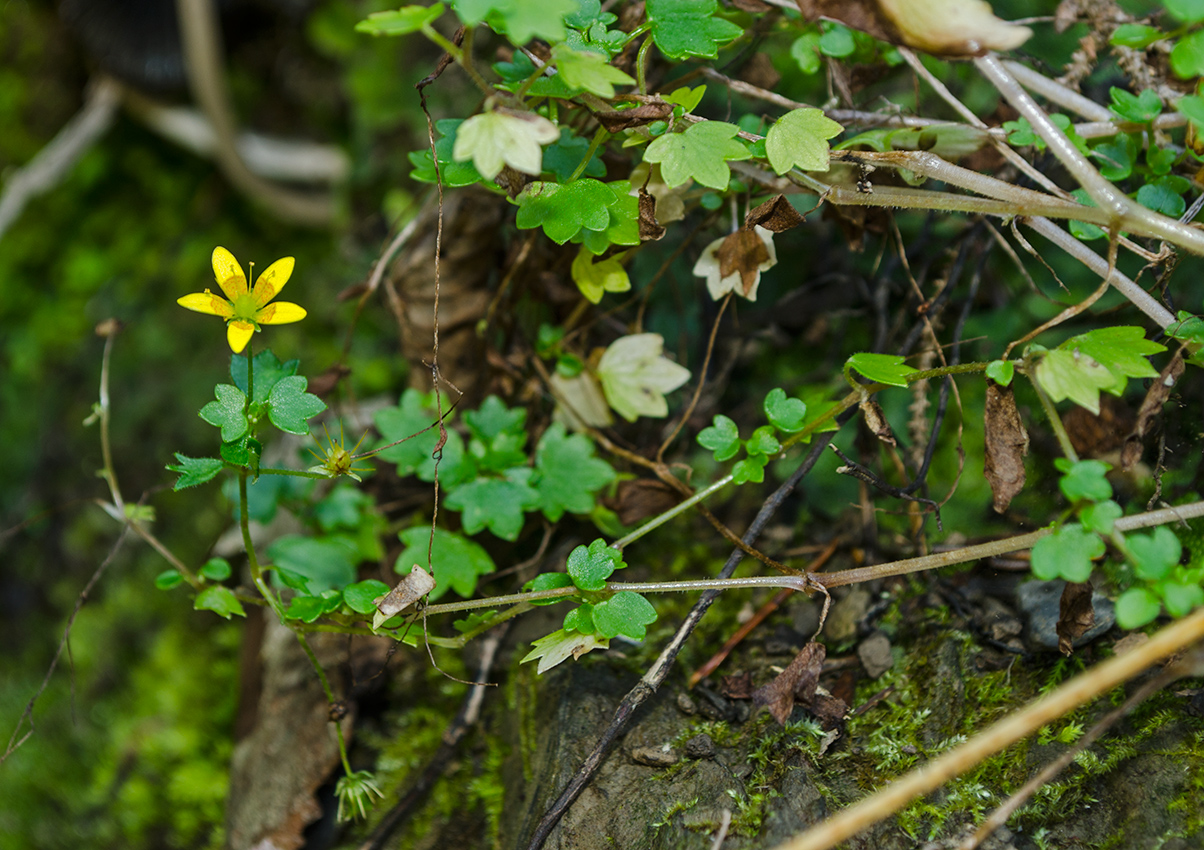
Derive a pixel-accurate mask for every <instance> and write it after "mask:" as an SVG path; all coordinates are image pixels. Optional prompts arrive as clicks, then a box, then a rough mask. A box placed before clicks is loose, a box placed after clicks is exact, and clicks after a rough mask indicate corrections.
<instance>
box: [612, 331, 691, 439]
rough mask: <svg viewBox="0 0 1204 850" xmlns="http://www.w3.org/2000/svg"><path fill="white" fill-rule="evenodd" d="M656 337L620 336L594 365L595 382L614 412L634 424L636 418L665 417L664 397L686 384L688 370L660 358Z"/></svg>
mask: <svg viewBox="0 0 1204 850" xmlns="http://www.w3.org/2000/svg"><path fill="white" fill-rule="evenodd" d="M664 349H665V340H664V338H663V337H662V336H661V335H660V334H632V335H631V336H621V337H619V338H618V339H616V340H615V341H614V342H612V343H611V344H610V347H609V348H607V349H606V353H605V354H603V355H602V359H601V360H600V361H599V362H598V379H599V380H600V381H601V382H602V391H603V392H604V393H606V401H607V402H609V403H610V406H611V407H612V408H614V410H615V412H616V413H618V414H619V415H620V416H622V417H623V418H624V419H626V420H627V421H628V422H634V421H635V420H636V418H637V417H639V416H657V417H663V416H668V415H669V404H668V402H666V401H665V393H667V392H672V391H673V390H675V389H677V388H678V387H680V386H681V385H682V384H684V383H685V382H686V381H688V380H690V370H689V369H687V368H685V367H684V366H679V365H677V364H676V363H674V362H673V361H672V360H669V359H668V358H666V357H662V356H661V352H662V351H664Z"/></svg>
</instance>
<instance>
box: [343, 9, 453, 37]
mask: <svg viewBox="0 0 1204 850" xmlns="http://www.w3.org/2000/svg"><path fill="white" fill-rule="evenodd" d="M443 9H444V6H443V4H442V3H436V4H435V5H433V6H429V7H428V6H402V7H401V8H400V9H398V10H397V11H395V12H373V13H372V14H371V15H369V16H368V17H367V18H366V19H364V20H362V21H360V22H359V23H358V24H356V25H355V31H356V32H364V33H368V35H407V34H408V33H412V32H417V31H418V30H421V29H423V28H424V27H426V26H428V25H430V24H431V23H433V22H434V21H435V19H436V18H438V17H439V16H440V15H442V14H443Z"/></svg>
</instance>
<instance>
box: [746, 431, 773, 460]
mask: <svg viewBox="0 0 1204 850" xmlns="http://www.w3.org/2000/svg"><path fill="white" fill-rule="evenodd" d="M744 448H745V449H746V450H747V451H748V454H749V456H750V457H751V456H753V455H765V456H766V457H773V456H774V455H776V454H777V453H778V452H780V451H781V450H782V444H781V443H779V442H778V438H777V437H776V436H774V429H773V426H772V425H762V426H761V427H760V428H758V429H757V430H755V431H753V433H752V436H751V437H749V438H748V441H747V442H746V443H745V444H744Z"/></svg>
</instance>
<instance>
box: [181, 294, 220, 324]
mask: <svg viewBox="0 0 1204 850" xmlns="http://www.w3.org/2000/svg"><path fill="white" fill-rule="evenodd" d="M176 303H177V304H179V305H180V306H181V307H186V308H187V309H189V310H196V311H197V312H198V313H206V314H208V315H210V316H221V317H222V318H223V319H228V318H230V317H231V316H232V315H234V307H233V306H232V305H231V304H230V302H229V301H227V300H226V299H225V298H222V297H221V296H219V295H214V294H213V293H212V292H210V291H209V290H208V289H206V290H205V291H204V292H190V293H189V294H188V295H185V296H184V297H183V298H177V299H176Z"/></svg>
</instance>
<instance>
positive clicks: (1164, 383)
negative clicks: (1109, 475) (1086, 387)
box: [1120, 349, 1185, 469]
mask: <svg viewBox="0 0 1204 850" xmlns="http://www.w3.org/2000/svg"><path fill="white" fill-rule="evenodd" d="M1184 368H1185V367H1184V363H1183V349H1179V350H1178V351H1176V352H1175V356H1174V357H1172V358H1171V362H1170V363H1167V364H1166V368H1164V369H1163V370H1162V374H1160V375H1159V376H1158V380H1156V381H1154V382H1153V383H1152V384H1150V388H1149V390H1147V391H1146V394H1145V398H1144V399H1142V401H1141V409H1139V410H1138V411H1137V424H1136V425H1134V426H1133V430H1132V431H1131V432H1130V433H1129V435H1128V436H1127V437H1125V445H1124V448H1123V449H1121V452H1120V465H1121V468H1122V469H1132V468H1133V467H1134V465H1136V464H1137V462H1138V461H1140V460H1141V452H1142V449H1143V446H1142V441H1143V440H1144V439H1145V436H1146V434H1148V433H1149V431H1150V426H1151V425H1153V424H1154V420H1156V419H1157V418H1158V416H1159V414H1161V413H1162V405H1163V404H1165V403H1166V400H1167V399H1168V398H1170V396H1171V390H1172V389H1174V388H1175V384H1176V383H1177V382H1178V380H1179V379H1180V378H1181V377H1183V369H1184Z"/></svg>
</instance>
